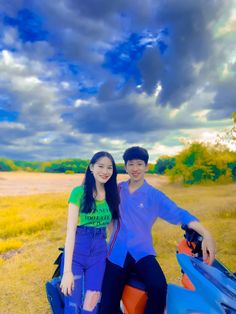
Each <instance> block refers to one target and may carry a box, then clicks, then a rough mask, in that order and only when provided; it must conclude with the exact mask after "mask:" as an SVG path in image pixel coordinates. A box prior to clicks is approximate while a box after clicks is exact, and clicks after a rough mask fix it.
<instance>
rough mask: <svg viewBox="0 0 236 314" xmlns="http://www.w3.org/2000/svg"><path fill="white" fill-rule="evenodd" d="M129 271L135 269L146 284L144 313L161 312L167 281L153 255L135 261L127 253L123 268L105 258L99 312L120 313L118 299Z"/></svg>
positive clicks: (163, 307)
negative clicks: (146, 299)
mask: <svg viewBox="0 0 236 314" xmlns="http://www.w3.org/2000/svg"><path fill="white" fill-rule="evenodd" d="M130 271H136V273H137V275H138V276H139V277H140V279H141V280H142V281H143V282H144V284H145V286H146V289H147V295H148V301H147V304H146V307H145V312H144V313H145V314H163V313H164V309H165V305H166V292H167V283H166V279H165V276H164V274H163V271H162V269H161V267H160V265H159V264H158V262H157V261H156V259H155V257H154V256H153V255H148V256H146V257H144V258H142V259H141V260H140V261H138V262H137V263H135V260H134V258H133V257H132V256H131V255H130V254H129V253H128V254H127V256H126V259H125V264H124V267H123V268H121V267H120V266H117V265H115V264H113V263H111V262H110V261H108V260H107V263H106V270H105V274H104V278H103V285H102V298H101V304H100V305H101V308H100V313H101V314H119V313H120V311H119V309H120V300H121V297H122V293H123V289H124V286H125V283H126V281H127V277H128V274H129V272H130Z"/></svg>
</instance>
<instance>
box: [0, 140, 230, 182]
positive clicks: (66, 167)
mask: <svg viewBox="0 0 236 314" xmlns="http://www.w3.org/2000/svg"><path fill="white" fill-rule="evenodd" d="M88 164H89V160H84V159H65V160H52V161H43V162H39V161H19V160H10V159H6V158H0V171H29V172H48V173H71V174H72V173H85V171H86V168H87V166H88ZM116 166H117V171H118V173H125V169H124V165H123V163H117V164H116ZM148 172H149V173H156V174H159V175H168V176H169V177H170V179H171V181H172V182H176V181H180V182H183V183H184V184H199V183H207V182H218V183H225V182H232V181H236V152H232V151H230V150H229V149H228V148H226V147H225V146H222V145H209V144H208V145H206V144H203V143H198V142H196V143H192V144H190V145H188V146H186V147H185V148H184V149H183V150H182V151H181V152H180V153H179V154H177V155H176V156H174V157H173V156H162V157H160V158H159V159H157V161H156V163H155V164H150V165H149V169H148Z"/></svg>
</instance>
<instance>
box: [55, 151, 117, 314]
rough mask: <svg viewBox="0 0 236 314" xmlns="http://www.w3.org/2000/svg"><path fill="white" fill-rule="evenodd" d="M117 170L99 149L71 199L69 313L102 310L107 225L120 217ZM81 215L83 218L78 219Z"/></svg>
mask: <svg viewBox="0 0 236 314" xmlns="http://www.w3.org/2000/svg"><path fill="white" fill-rule="evenodd" d="M116 177H117V170H116V166H115V162H114V159H113V157H112V156H111V155H110V154H109V153H107V152H98V153H96V154H95V155H94V156H93V157H92V159H91V161H90V164H89V166H88V168H87V170H86V174H85V179H84V182H83V185H81V186H78V187H75V188H74V189H73V190H72V192H71V195H70V198H69V200H68V202H69V207H68V222H67V233H66V242H65V255H64V263H62V265H63V264H64V265H63V276H62V280H61V285H60V287H61V290H62V292H63V294H64V295H65V313H66V314H67V313H76V314H77V313H81V314H85V313H93V314H95V313H98V303H99V301H100V297H101V285H102V279H103V274H104V270H105V260H106V255H107V244H106V226H107V225H108V224H110V223H111V222H112V220H116V219H119V209H118V207H119V193H118V189H117V181H116ZM78 218H79V219H78Z"/></svg>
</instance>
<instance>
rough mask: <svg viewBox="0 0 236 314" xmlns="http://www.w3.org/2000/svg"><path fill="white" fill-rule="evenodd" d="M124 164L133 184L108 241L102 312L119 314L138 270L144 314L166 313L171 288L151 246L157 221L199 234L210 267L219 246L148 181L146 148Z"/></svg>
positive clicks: (123, 195)
mask: <svg viewBox="0 0 236 314" xmlns="http://www.w3.org/2000/svg"><path fill="white" fill-rule="evenodd" d="M123 159H124V162H125V169H126V171H127V173H128V175H129V177H130V179H129V180H128V181H127V182H122V183H120V186H119V188H120V215H121V219H120V222H119V223H118V225H116V226H115V227H114V230H113V234H112V236H111V240H110V247H109V252H108V259H107V264H106V270H105V275H104V279H103V288H102V299H101V310H100V313H102V314H118V313H119V306H120V299H121V297H122V292H123V288H124V285H125V283H126V280H127V276H128V274H129V272H130V271H132V270H135V271H136V272H137V274H138V276H139V277H140V278H141V279H142V280H143V282H144V284H145V286H146V289H147V295H148V300H147V304H146V307H145V314H159V313H160V314H163V313H164V309H165V305H166V291H167V283H166V279H165V276H164V274H163V272H162V269H161V267H160V265H159V264H158V262H157V260H156V258H155V256H156V253H155V250H154V248H153V244H152V235H151V229H152V226H153V224H154V222H155V221H156V219H157V218H159V217H160V218H162V219H164V220H166V221H168V222H169V223H172V224H185V225H188V227H189V228H192V229H194V230H195V231H197V232H198V233H199V234H201V235H202V236H203V242H202V249H203V258H204V260H206V259H207V258H208V260H209V263H212V261H213V260H214V256H215V244H214V241H213V238H212V236H211V234H210V233H209V231H208V230H207V229H205V228H204V227H203V226H202V225H201V224H200V223H199V222H198V219H197V218H196V217H194V216H192V215H191V214H190V213H188V212H187V211H186V210H184V209H182V208H180V207H178V206H177V205H176V204H175V203H174V202H173V201H172V200H170V199H169V198H168V197H167V196H166V195H165V194H164V193H162V192H160V191H159V190H157V189H156V188H154V187H153V186H151V185H149V184H148V183H147V182H146V181H145V179H144V177H145V172H146V170H147V168H148V159H149V155H148V152H147V151H146V149H144V148H141V147H138V146H136V147H131V148H129V149H127V150H126V151H125V153H124V155H123Z"/></svg>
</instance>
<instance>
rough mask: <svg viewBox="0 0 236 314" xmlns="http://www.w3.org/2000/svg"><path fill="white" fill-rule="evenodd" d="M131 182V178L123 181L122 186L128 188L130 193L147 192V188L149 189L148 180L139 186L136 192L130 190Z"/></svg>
mask: <svg viewBox="0 0 236 314" xmlns="http://www.w3.org/2000/svg"><path fill="white" fill-rule="evenodd" d="M129 182H130V180H128V181H125V182H123V186H122V187H123V188H124V189H125V190H127V191H128V193H129V194H130V195H134V194H137V193H144V194H145V193H146V191H147V189H148V187H149V184H148V183H147V181H146V180H144V182H143V184H142V185H141V186H140V187H139V188H137V190H135V191H134V192H130V191H129Z"/></svg>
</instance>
